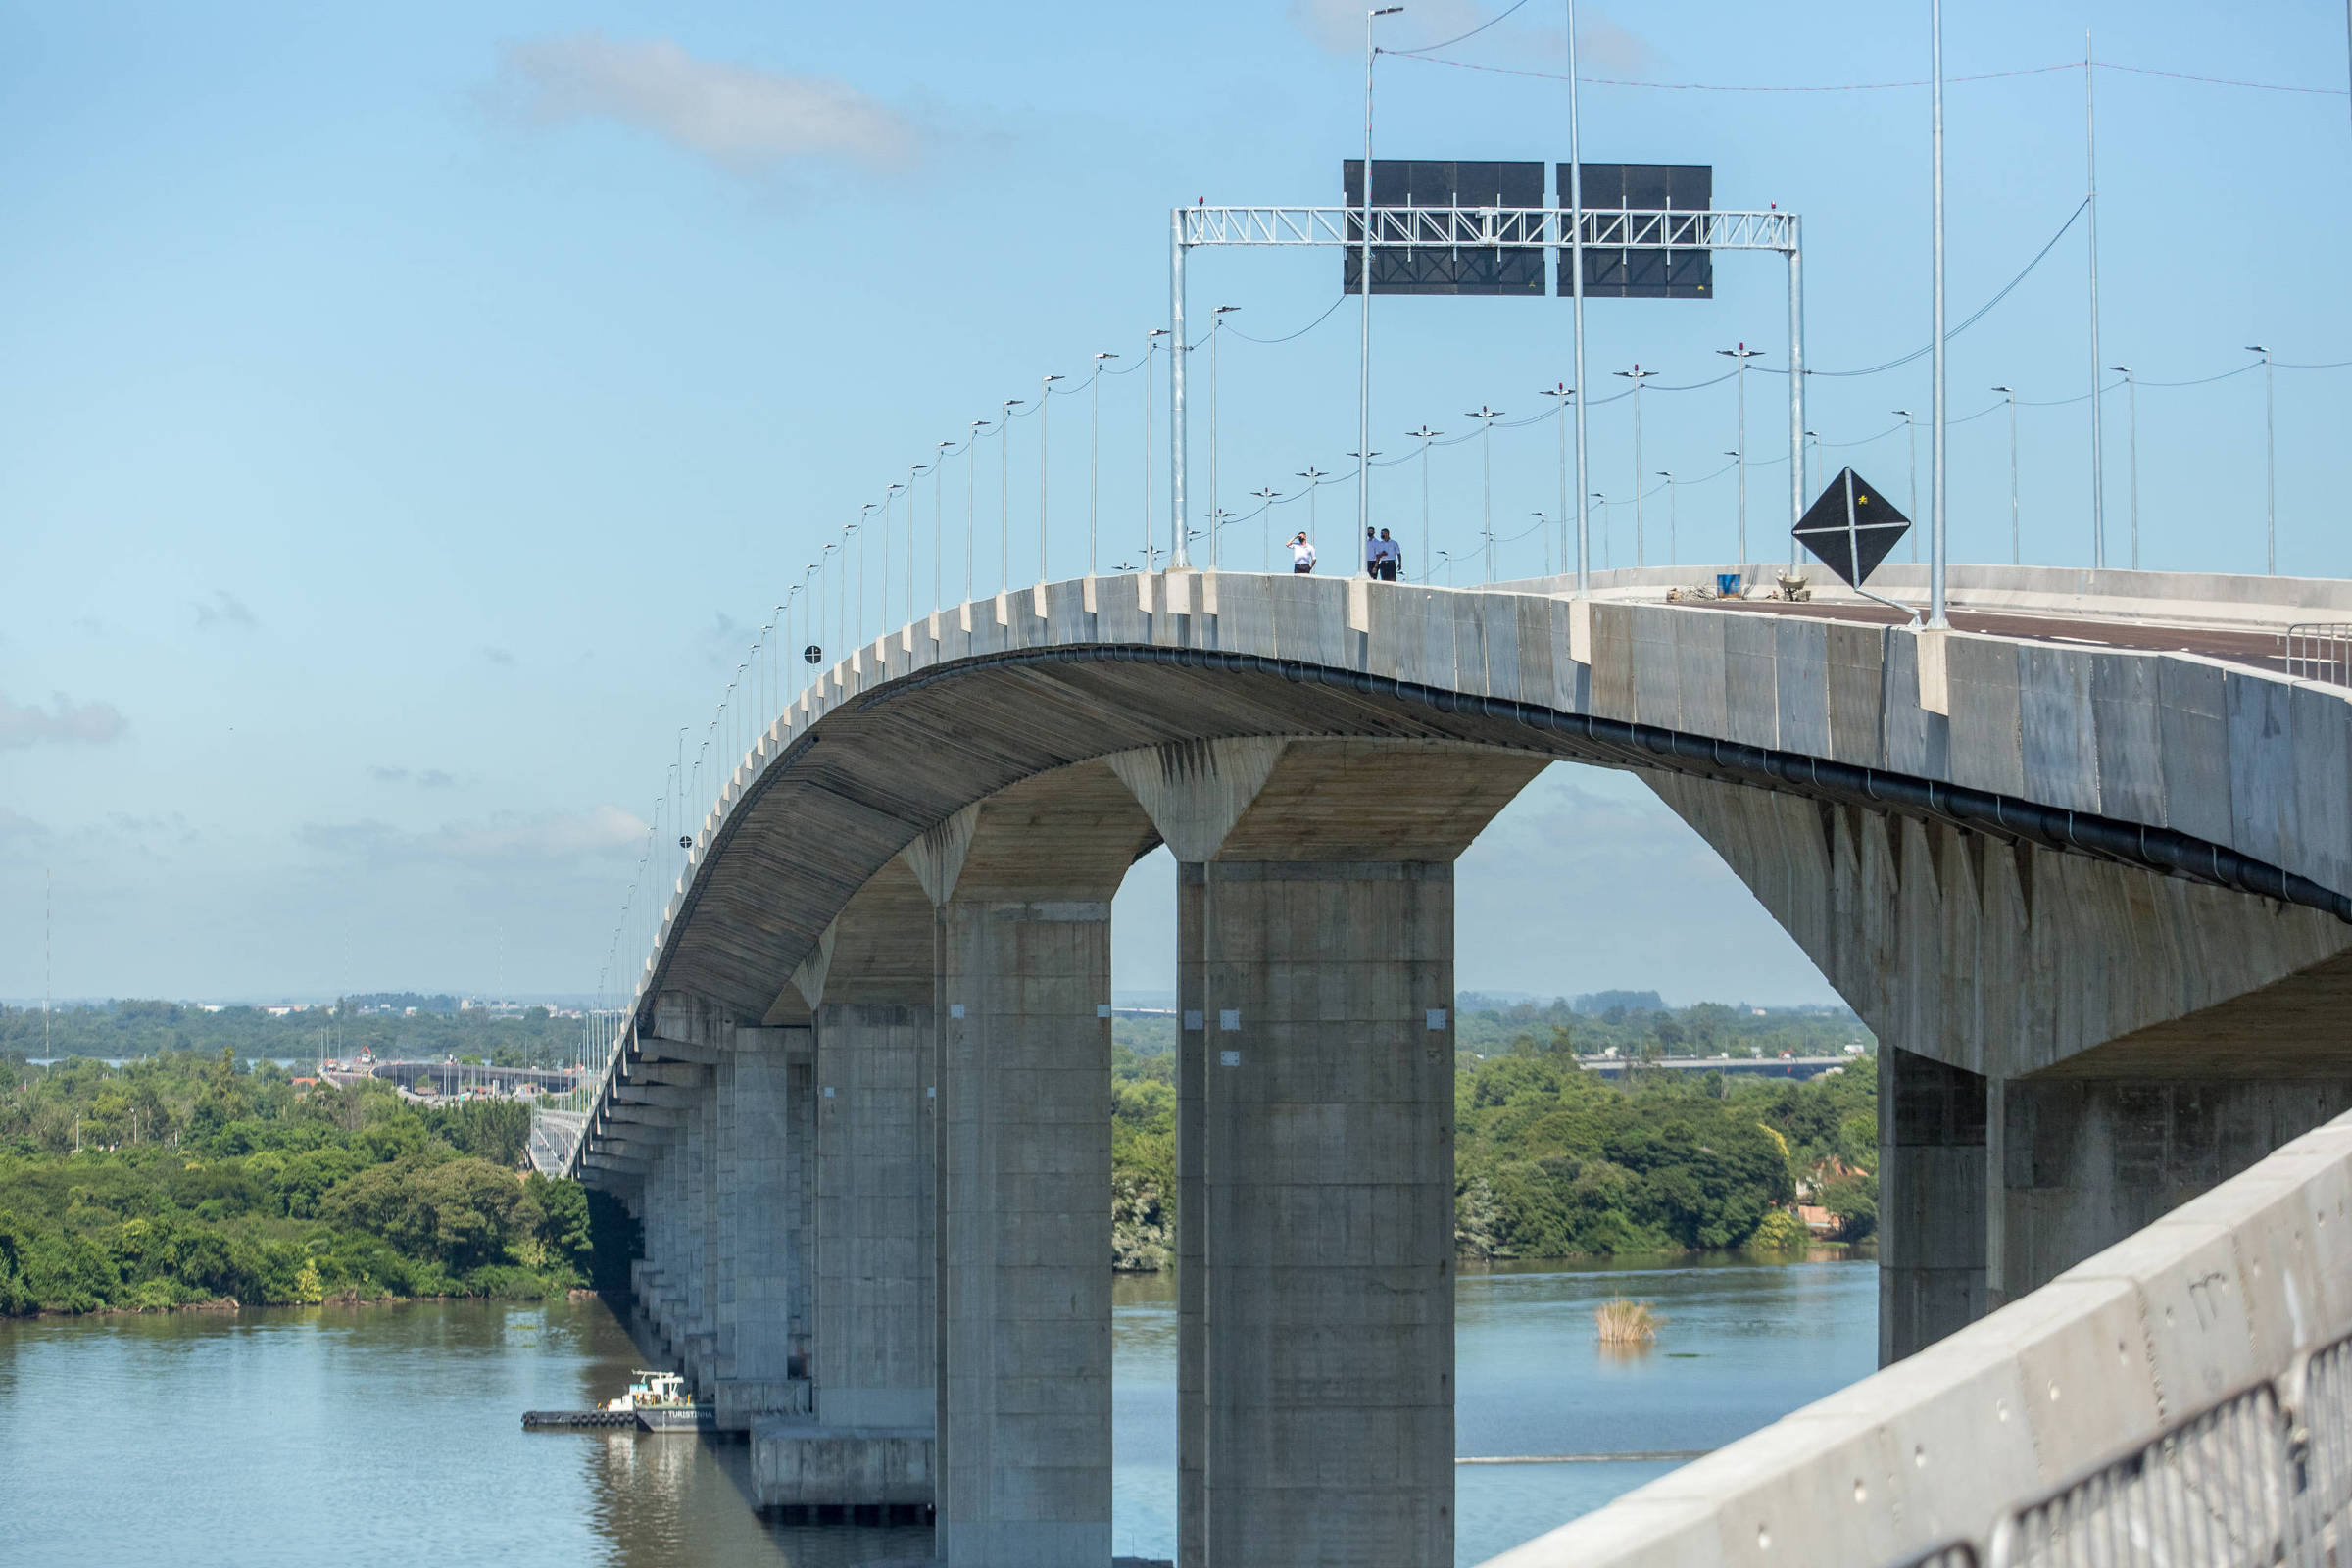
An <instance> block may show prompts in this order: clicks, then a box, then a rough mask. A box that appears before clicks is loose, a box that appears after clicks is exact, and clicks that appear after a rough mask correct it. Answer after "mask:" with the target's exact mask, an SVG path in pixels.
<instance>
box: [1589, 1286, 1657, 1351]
mask: <svg viewBox="0 0 2352 1568" xmlns="http://www.w3.org/2000/svg"><path fill="white" fill-rule="evenodd" d="M1665 1325H1666V1319H1665V1318H1663V1317H1661V1316H1659V1315H1658V1312H1657V1310H1656V1309H1655V1308H1654V1307H1652V1306H1651V1305H1650V1304H1649V1303H1648V1302H1647V1301H1629V1300H1626V1299H1624V1298H1623V1297H1618V1298H1615V1299H1611V1300H1606V1301H1603V1302H1601V1303H1600V1305H1598V1306H1596V1307H1594V1308H1593V1326H1594V1327H1596V1328H1597V1329H1599V1331H1600V1343H1601V1344H1603V1345H1605V1346H1610V1347H1613V1348H1618V1349H1634V1348H1645V1347H1648V1346H1652V1345H1655V1344H1657V1343H1658V1330H1659V1329H1661V1328H1663V1327H1665Z"/></svg>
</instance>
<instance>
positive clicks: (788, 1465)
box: [752, 1421, 937, 1508]
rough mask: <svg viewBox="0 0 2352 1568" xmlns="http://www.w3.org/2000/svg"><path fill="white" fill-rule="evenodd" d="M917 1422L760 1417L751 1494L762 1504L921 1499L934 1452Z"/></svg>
mask: <svg viewBox="0 0 2352 1568" xmlns="http://www.w3.org/2000/svg"><path fill="white" fill-rule="evenodd" d="M935 1460H936V1453H935V1445H934V1444H933V1442H932V1438H931V1429H930V1427H929V1426H928V1425H925V1426H922V1427H902V1428H887V1427H869V1428H856V1427H823V1426H818V1425H816V1424H814V1423H813V1422H809V1421H761V1422H760V1423H759V1424H758V1425H757V1426H755V1427H754V1428H753V1429H752V1489H753V1501H754V1503H755V1504H756V1505H757V1506H759V1507H761V1508H790V1507H836V1506H839V1507H868V1506H876V1505H879V1506H884V1507H888V1506H894V1505H895V1506H914V1507H920V1506H927V1505H929V1503H930V1502H931V1499H932V1495H933V1493H934V1491H935V1489H936V1475H937V1471H936V1463H935Z"/></svg>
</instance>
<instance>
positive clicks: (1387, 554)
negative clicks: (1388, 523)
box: [1372, 528, 1404, 582]
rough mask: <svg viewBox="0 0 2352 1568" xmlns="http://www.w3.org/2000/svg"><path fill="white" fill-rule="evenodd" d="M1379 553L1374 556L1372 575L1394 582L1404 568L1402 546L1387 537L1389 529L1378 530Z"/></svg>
mask: <svg viewBox="0 0 2352 1568" xmlns="http://www.w3.org/2000/svg"><path fill="white" fill-rule="evenodd" d="M1379 550H1380V553H1379V555H1378V556H1377V557H1375V558H1374V564H1373V566H1372V575H1373V576H1375V577H1378V578H1379V579H1380V580H1381V581H1382V582H1395V581H1396V580H1397V573H1398V572H1400V571H1402V570H1403V569H1404V547H1403V546H1402V545H1400V544H1398V543H1397V541H1396V540H1394V539H1392V538H1390V537H1389V530H1388V529H1386V528H1383V529H1381V530H1380V544H1379Z"/></svg>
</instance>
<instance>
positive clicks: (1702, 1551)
mask: <svg viewBox="0 0 2352 1568" xmlns="http://www.w3.org/2000/svg"><path fill="white" fill-rule="evenodd" d="M2347 1335H2352V1116H2343V1117H2338V1118H2337V1119H2335V1120H2334V1121H2331V1122H2329V1123H2327V1125H2326V1126H2324V1127H2322V1128H2320V1129H2318V1130H2316V1131H2314V1132H2311V1133H2308V1134H2305V1135H2304V1136H2303V1137H2301V1138H2298V1139H2296V1140H2295V1141H2294V1142H2292V1143H2290V1144H2288V1145H2286V1146H2285V1147H2284V1148H2282V1149H2280V1150H2278V1152H2275V1153H2273V1154H2271V1155H2270V1156H2269V1157H2268V1158H2266V1159H2264V1160H2262V1161H2261V1162H2260V1163H2259V1164H2257V1165H2255V1166H2253V1167H2252V1168H2251V1169H2249V1170H2247V1171H2245V1172H2243V1173H2242V1174H2240V1175H2238V1176H2236V1177H2234V1178H2232V1179H2231V1180H2229V1181H2228V1182H2226V1183H2224V1184H2223V1185H2222V1186H2220V1187H2218V1188H2216V1189H2214V1190H2213V1191H2212V1192H2209V1193H2207V1194H2205V1195H2204V1196H2202V1197H2200V1198H2197V1199H2194V1200H2192V1201H2189V1202H2187V1203H2185V1204H2183V1205H2182V1206H2181V1207H2180V1208H2178V1209H2176V1210H2174V1211H2173V1212H2172V1213H2170V1214H2168V1215H2166V1216H2165V1217H2163V1218H2162V1219H2159V1220H2157V1221H2155V1222H2154V1223H2153V1224H2151V1225H2149V1226H2147V1227H2146V1228H2145V1229H2143V1230H2141V1231H2139V1232H2138V1233H2137V1234H2135V1235H2133V1236H2131V1238H2129V1239H2128V1240H2126V1241H2124V1242H2122V1243H2119V1244H2118V1245H2116V1246H2114V1247H2111V1248H2108V1249H2107V1250H2105V1251H2102V1252H2100V1253H2098V1254H2097V1255H2095V1256H2093V1257H2091V1258H2088V1259H2086V1260H2085V1261H2083V1262H2082V1263H2080V1264H2078V1265H2076V1266H2075V1267H2074V1268H2071V1269H2069V1270H2067V1271H2066V1272H2065V1273H2063V1274H2061V1275H2059V1276H2058V1277H2057V1278H2056V1279H2055V1280H2053V1281H2051V1282H2050V1283H2049V1284H2048V1285H2046V1286H2044V1287H2043V1288H2042V1289H2040V1290H2038V1291H2034V1292H2033V1293H2032V1294H2031V1295H2028V1296H2026V1297H2024V1298H2023V1299H2019V1300H2017V1301H2015V1302H2013V1303H2011V1304H2010V1305H2008V1306H2006V1307H2004V1308H2002V1309H2001V1310H1999V1311H1997V1312H1995V1313H1993V1314H1992V1315H1991V1316H1989V1317H1986V1318H1985V1319H1983V1320H1981V1321H1979V1322H1977V1323H1974V1324H1972V1325H1970V1326H1969V1327H1967V1328H1965V1329H1963V1330H1961V1331H1960V1332H1958V1333H1956V1334H1954V1335H1952V1336H1950V1337H1949V1338H1947V1339H1945V1340H1943V1341H1941V1342H1940V1343H1938V1344H1936V1345H1935V1346H1933V1347H1931V1348H1928V1349H1926V1350H1923V1351H1921V1352H1920V1353H1919V1354H1917V1355H1915V1356H1912V1357H1910V1358H1909V1359H1907V1360H1904V1361H1901V1362H1898V1363H1897V1364H1895V1365H1894V1366H1891V1367H1888V1368H1887V1369H1886V1370H1884V1371H1882V1372H1880V1373H1878V1374H1876V1375H1875V1376H1872V1377H1869V1378H1865V1379H1863V1380H1862V1381H1861V1382H1859V1383H1856V1384H1854V1385H1852V1386H1851V1387H1849V1388H1847V1389H1845V1390H1842V1391H1841V1392H1839V1393H1838V1394H1835V1395H1832V1396H1831V1397H1829V1398H1826V1399H1823V1400H1820V1401H1818V1402H1817V1403H1814V1404H1811V1405H1808V1406H1806V1407H1805V1408H1804V1409H1802V1410H1799V1411H1797V1412H1796V1413H1795V1414H1793V1415H1790V1416H1789V1417H1787V1418H1785V1419H1783V1420H1781V1421H1778V1422H1775V1423H1774V1424H1773V1425H1771V1426H1769V1427H1766V1428H1765V1429H1764V1430H1763V1431H1761V1432H1758V1433H1755V1434H1753V1435H1752V1436H1750V1437H1747V1438H1744V1439H1742V1440H1741V1441H1740V1442H1738V1443H1735V1444H1733V1445H1731V1446H1728V1447H1725V1448H1722V1449H1719V1450H1717V1451H1716V1452H1714V1453H1712V1454H1709V1455H1708V1456H1707V1457H1705V1458H1703V1459H1699V1460H1696V1461H1694V1462H1692V1463H1691V1464H1689V1465H1686V1466H1684V1467H1683V1468H1682V1469H1680V1470H1677V1471H1675V1472H1674V1473H1673V1474H1671V1475H1668V1476H1665V1477H1662V1478H1660V1479H1659V1480H1657V1481H1654V1482H1651V1483H1650V1484H1649V1485H1647V1486H1645V1487H1642V1488H1640V1489H1638V1490H1637V1491H1634V1492H1631V1493H1628V1494H1627V1495H1624V1496H1622V1497H1620V1498H1618V1499H1617V1500H1616V1501H1615V1502H1612V1503H1610V1504H1609V1505H1608V1506H1606V1507H1604V1508H1601V1509H1599V1510H1597V1511H1595V1512H1593V1513H1592V1514H1588V1515H1587V1516H1585V1517H1584V1518H1583V1519H1580V1520H1577V1521H1576V1522H1574V1523H1572V1524H1569V1525H1567V1526H1564V1527H1563V1528H1561V1529H1559V1530H1555V1531H1553V1532H1551V1533H1550V1534H1549V1535H1546V1536H1543V1537H1541V1538H1539V1539H1537V1540H1535V1541H1532V1542H1530V1543H1528V1544H1526V1545H1523V1546H1519V1547H1516V1548H1514V1549H1513V1550H1511V1551H1507V1552H1504V1553H1503V1554H1502V1555H1500V1556H1498V1557H1495V1558H1493V1559H1491V1560H1490V1568H1612V1565H1619V1564H1622V1565H1624V1568H1636V1565H1639V1568H1719V1565H1726V1564H1754V1565H1757V1568H1764V1565H1780V1564H1788V1563H1803V1564H1816V1563H1825V1564H1826V1563H1883V1562H1896V1561H1904V1560H1908V1558H1909V1557H1910V1556H1912V1555H1915V1554H1919V1553H1924V1552H1926V1551H1929V1550H1931V1549H1934V1548H1936V1547H1938V1546H1941V1545H1944V1544H1948V1543H1951V1542H1954V1541H1968V1542H1970V1543H1972V1544H1974V1545H1975V1547H1976V1549H1977V1552H1978V1556H1977V1560H1978V1561H1986V1560H1989V1553H1988V1552H1987V1550H1986V1547H1987V1544H1988V1542H1989V1540H1990V1538H1991V1535H1992V1533H1993V1531H1994V1529H1995V1527H1996V1525H1997V1524H1998V1522H1999V1521H2000V1520H2001V1519H2002V1518H2003V1517H2004V1516H2005V1515H2007V1514H2008V1513H2009V1512H2011V1511H2012V1510H2014V1509H2017V1508H2019V1507H2021V1506H2023V1505H2025V1504H2028V1503H2031V1502H2033V1501H2035V1500H2036V1499H2038V1498H2039V1497H2041V1496H2043V1495H2046V1494H2048V1493H2050V1492H2052V1491H2055V1490H2056V1489H2058V1488H2059V1487H2061V1486H2063V1485H2064V1484H2066V1483H2067V1482H2069V1481H2070V1480H2072V1479H2073V1478H2074V1476H2076V1475H2077V1474H2078V1473H2080V1472H2082V1471H2083V1470H2085V1469H2087V1468H2088V1467H2090V1466H2092V1465H2095V1464H2098V1463H2101V1462H2103V1461H2106V1460H2109V1459H2112V1458H2116V1457H2120V1456H2123V1455H2126V1454H2129V1453H2131V1452H2132V1451H2133V1450H2135V1449H2137V1448H2138V1447H2139V1446H2143V1445H2145V1444H2147V1443H2149V1442H2151V1441H2153V1440H2155V1439H2156V1438H2158V1437H2159V1436H2161V1435H2162V1434H2163V1433H2164V1432H2165V1431H2167V1430H2168V1429H2169V1428H2171V1427H2172V1426H2174V1425H2175V1424H2177V1423H2179V1422H2180V1421H2181V1420H2183V1419H2185V1418H2187V1417H2189V1416H2191V1415H2193V1414H2195V1413H2197V1412H2198V1411H2200V1410H2202V1409H2204V1408H2205V1407H2207V1406H2209V1405H2212V1404H2214V1403H2216V1402H2217V1401H2219V1400H2221V1399H2223V1398H2224V1397H2228V1396H2230V1395H2232V1394H2234V1393H2236V1392H2238V1391H2240V1390H2243V1389H2245V1388H2247V1387H2248V1386H2249V1385H2252V1384H2255V1383H2257V1382H2259V1381H2261V1380H2264V1379H2271V1378H2277V1379H2284V1378H2285V1377H2286V1376H2287V1374H2288V1373H2289V1371H2290V1369H2291V1368H2292V1366H2293V1363H2294V1361H2295V1358H2296V1356H2297V1354H2298V1352H2301V1351H2305V1350H2310V1349H2313V1348H2320V1347H2324V1346H2327V1345H2329V1344H2331V1343H2333V1342H2335V1341H2337V1340H2340V1339H2342V1338H2344V1337H2345V1336H2347ZM2266 1560H2267V1559H2266Z"/></svg>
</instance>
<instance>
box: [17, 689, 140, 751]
mask: <svg viewBox="0 0 2352 1568" xmlns="http://www.w3.org/2000/svg"><path fill="white" fill-rule="evenodd" d="M123 728H124V724H123V714H122V713H121V711H118V710H117V709H116V708H115V706H114V704H112V703H74V702H71V701H69V700H68V699H67V697H66V695H65V693H63V692H60V693H58V694H57V695H56V697H55V698H53V699H52V700H51V706H50V707H49V708H48V709H47V710H43V709H42V708H41V706H40V705H39V704H38V703H30V704H26V705H25V706H22V707H20V706H18V705H17V704H15V703H12V702H10V701H9V700H8V699H7V698H6V697H5V696H0V751H13V750H18V749H21V748H23V747H26V746H38V745H40V744H41V743H43V742H44V741H56V742H60V743H67V742H73V741H82V742H86V743H87V744H89V745H92V746H104V745H106V744H107V743H108V742H110V741H114V740H117V739H120V738H121V736H122V734H123Z"/></svg>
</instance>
